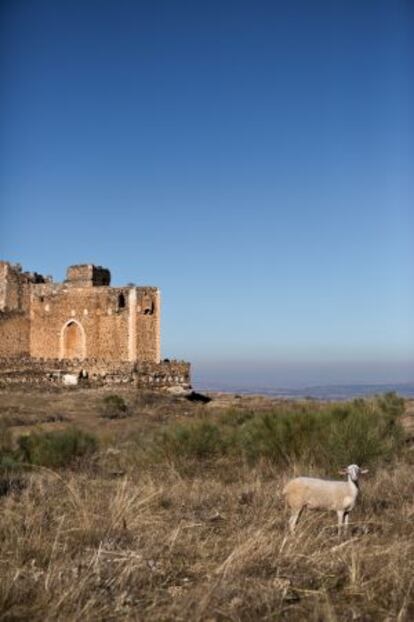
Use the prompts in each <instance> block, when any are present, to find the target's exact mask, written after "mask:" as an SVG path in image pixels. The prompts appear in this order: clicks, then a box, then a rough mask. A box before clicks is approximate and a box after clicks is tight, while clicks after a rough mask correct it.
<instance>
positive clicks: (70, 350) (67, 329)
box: [60, 320, 86, 359]
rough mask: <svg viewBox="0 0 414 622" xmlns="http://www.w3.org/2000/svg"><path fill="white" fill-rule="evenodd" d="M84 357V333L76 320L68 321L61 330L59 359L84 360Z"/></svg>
mask: <svg viewBox="0 0 414 622" xmlns="http://www.w3.org/2000/svg"><path fill="white" fill-rule="evenodd" d="M85 356H86V348H85V333H84V330H83V327H82V326H81V324H79V322H76V320H69V322H66V324H65V325H64V327H63V329H62V334H61V357H60V358H63V359H84V358H85Z"/></svg>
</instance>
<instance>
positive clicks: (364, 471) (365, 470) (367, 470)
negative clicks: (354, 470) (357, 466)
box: [360, 469, 369, 475]
mask: <svg viewBox="0 0 414 622" xmlns="http://www.w3.org/2000/svg"><path fill="white" fill-rule="evenodd" d="M360 473H361V475H365V473H369V469H361V471H360Z"/></svg>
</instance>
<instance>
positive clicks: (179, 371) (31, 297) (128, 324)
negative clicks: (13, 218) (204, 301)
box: [0, 262, 190, 388]
mask: <svg viewBox="0 0 414 622" xmlns="http://www.w3.org/2000/svg"><path fill="white" fill-rule="evenodd" d="M160 314H161V304H160V292H159V290H158V288H156V287H148V286H144V287H136V286H135V285H128V286H125V287H110V272H109V270H107V269H105V268H102V267H101V266H94V265H92V264H80V265H76V266H71V267H70V268H69V269H68V271H67V278H66V280H65V281H64V282H63V283H55V282H54V281H53V280H52V279H51V277H43V276H42V275H39V274H36V273H31V272H23V271H22V269H21V267H20V266H19V265H18V264H16V265H13V264H10V263H8V262H0V384H3V385H4V384H16V383H34V384H40V385H43V384H46V385H47V384H49V385H50V384H59V383H61V382H64V381H65V377H67V378H68V379H69V380H68V382H72V383H73V384H78V383H81V384H84V385H99V384H116V383H132V384H134V385H135V386H147V387H151V388H165V387H168V386H175V385H178V386H182V387H187V386H189V385H190V366H189V364H187V363H182V362H177V361H173V362H169V361H168V362H167V361H164V362H160V357H161V350H160Z"/></svg>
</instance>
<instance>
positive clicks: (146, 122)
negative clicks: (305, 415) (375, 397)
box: [0, 0, 414, 386]
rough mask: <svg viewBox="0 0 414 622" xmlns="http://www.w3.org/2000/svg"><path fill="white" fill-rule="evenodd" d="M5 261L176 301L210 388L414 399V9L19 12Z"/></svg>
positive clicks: (9, 109)
mask: <svg viewBox="0 0 414 622" xmlns="http://www.w3.org/2000/svg"><path fill="white" fill-rule="evenodd" d="M0 10H1V16H0V18H1V19H0V21H1V24H2V26H1V28H2V32H1V41H2V43H1V47H2V49H1V75H2V76H3V78H2V86H3V88H2V97H1V103H0V155H1V159H2V162H3V164H2V167H1V172H0V201H1V203H0V205H1V211H0V255H1V256H2V257H3V258H5V259H9V260H12V261H19V262H21V263H22V264H23V266H24V267H25V268H26V269H29V270H37V271H38V272H42V273H46V274H53V276H55V277H56V278H57V279H59V280H60V279H62V278H63V277H64V273H65V269H66V267H67V266H68V265H69V264H72V263H79V262H95V263H98V264H102V265H105V266H107V267H109V268H110V269H111V271H112V278H113V283H114V284H124V283H127V282H136V283H138V284H154V285H159V286H160V287H161V289H162V295H163V318H162V320H163V321H162V343H163V354H164V356H168V357H178V358H185V359H188V360H191V361H193V363H194V369H195V374H196V377H197V378H200V379H201V381H202V379H203V378H206V379H207V378H208V379H209V380H211V379H212V380H214V379H217V380H220V381H223V382H225V381H226V379H227V380H229V381H230V380H231V381H234V382H238V381H240V382H247V380H249V381H251V382H252V383H255V382H258V383H260V382H261V381H262V380H263V381H264V379H266V384H274V385H276V386H280V385H285V386H289V385H291V386H293V385H298V384H301V383H307V382H317V383H323V382H325V381H326V382H341V381H344V382H345V381H353V382H356V381H360V382H365V381H369V382H372V381H379V382H385V381H387V380H389V381H406V380H410V379H411V380H412V379H413V378H414V243H413V237H414V236H413V233H414V209H413V207H414V114H413V110H414V81H413V79H412V77H413V73H414V4H413V3H412V2H411V1H410V0H406V1H400V0H396V1H394V2H389V1H381V0H375V1H374V0H372V1H370V0H367V1H364V2H361V0H347V1H339V0H337V1H334V0H326V1H319V2H318V1H317V0H315V1H313V2H309V1H308V0H301V1H299V0H298V1H295V0H293V1H289V2H287V1H286V2H277V1H272V2H271V1H265V0H263V1H257V0H256V1H253V0H251V1H244V0H237V1H233V0H221V1H216V0H210V1H209V2H197V1H194V0H193V1H187V2H184V1H182V0H177V1H174V2H171V0H164V1H161V0H151V1H150V0H148V1H146V2H144V1H140V0H135V1H132V0H131V1H128V0H117V1H115V0H112V1H108V0H82V1H81V0H78V1H73V0H71V1H69V0H59V2H56V1H52V0H49V1H47V0H36V1H35V0H19V1H15V0H13V1H12V0H9V1H7V0H4V1H3V2H2V4H1V9H0Z"/></svg>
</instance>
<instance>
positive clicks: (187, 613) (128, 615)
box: [0, 392, 414, 622]
mask: <svg viewBox="0 0 414 622" xmlns="http://www.w3.org/2000/svg"><path fill="white" fill-rule="evenodd" d="M1 397H5V395H3V396H1ZM35 397H36V396H35ZM80 397H82V400H83V412H87V414H86V416H85V429H87V430H88V431H91V430H92V429H94V430H95V431H97V430H101V436H102V438H103V439H104V441H105V443H104V444H103V446H102V450H101V454H100V456H99V457H98V459H97V460H95V461H94V462H93V464H90V465H86V466H84V467H83V468H81V469H78V470H76V471H70V470H60V471H58V472H54V471H50V470H47V469H44V468H39V467H36V468H33V469H32V470H31V471H30V473H28V474H27V475H26V480H27V481H26V484H27V485H26V487H25V488H24V489H23V490H16V491H12V492H10V494H7V495H4V496H3V497H1V498H0V516H1V520H0V579H1V580H0V619H1V620H8V621H11V620H30V621H41V620H42V621H43V620H153V621H163V620H165V621H166V620H179V621H181V620H182V621H187V620H200V621H201V620H205V621H213V620H234V621H238V620H246V621H247V620H257V619H261V620H314V621H317V620H327V621H334V620H361V621H368V620H372V621H373V622H377V621H378V620H384V621H385V620H387V621H391V620H395V621H396V622H408V621H409V620H412V619H414V579H413V577H414V527H413V524H414V480H413V477H412V466H411V465H410V462H412V459H410V455H411V453H412V452H410V451H409V450H406V452H405V453H403V454H402V455H401V457H400V458H399V459H398V461H397V462H395V463H393V464H392V465H390V467H389V468H387V469H385V468H381V469H377V470H376V471H375V472H373V473H371V475H370V476H369V477H367V478H366V479H365V480H364V482H363V483H362V487H363V490H362V495H361V499H360V500H359V502H358V504H357V507H356V508H355V510H354V512H353V513H352V515H351V520H352V525H351V534H350V535H349V537H348V538H347V539H345V540H339V539H338V537H337V536H336V516H335V515H334V514H332V515H330V514H324V513H322V514H320V513H316V512H313V513H309V514H308V515H305V516H304V518H303V521H302V522H301V523H300V524H299V527H298V532H297V534H296V535H295V536H294V537H291V536H287V533H286V518H287V515H286V511H285V508H284V506H283V503H282V500H281V495H280V490H281V488H282V486H283V482H284V481H285V480H286V478H287V477H288V476H289V475H290V473H288V472H280V471H278V470H277V469H276V467H274V466H272V465H270V464H269V463H266V462H263V463H259V464H257V465H256V466H255V467H249V466H248V465H246V464H244V463H242V462H240V461H235V460H231V459H230V458H225V459H221V460H215V461H214V462H211V461H210V462H200V461H198V462H194V463H192V464H189V465H187V468H186V469H185V475H183V470H182V469H177V468H176V466H175V465H174V464H167V463H160V464H155V465H148V466H147V467H146V468H145V469H143V468H142V466H140V464H139V462H136V461H134V460H133V459H132V458H131V456H129V457H128V456H127V454H128V452H129V451H131V448H129V449H128V445H127V444H126V441H127V439H128V435H129V434H130V433H131V431H134V432H135V433H138V432H139V430H143V428H144V427H145V426H146V427H148V426H150V427H151V426H154V427H156V426H157V425H160V422H162V421H163V420H164V417H165V416H166V409H167V410H168V408H171V409H172V413H173V415H172V416H174V417H177V418H178V419H180V418H182V417H184V418H185V417H188V416H189V415H191V413H194V412H198V410H197V409H198V408H199V407H198V406H192V405H187V403H181V406H180V404H178V403H177V402H174V401H172V402H171V403H170V405H169V406H168V404H167V402H168V400H169V399H170V398H168V399H167V398H165V399H166V400H167V401H165V403H164V402H163V401H162V400H161V402H160V401H157V400H153V402H152V404H149V403H148V400H147V401H145V400H144V401H145V403H141V405H135V406H134V404H135V402H134V400H136V403H137V404H138V403H139V399H140V398H138V397H137V396H135V397H134V396H132V395H131V396H128V395H126V396H125V397H126V399H127V398H128V403H129V405H130V406H132V407H133V408H132V410H133V412H138V411H140V412H141V413H142V417H141V418H140V421H136V420H135V419H136V418H135V417H134V416H132V417H129V418H126V419H122V420H120V421H117V420H115V421H112V420H105V419H99V414H98V411H99V400H100V397H99V395H98V394H96V395H95V394H91V395H90V397H89V398H88V400H86V402H87V404H85V396H84V395H83V396H80ZM80 397H79V394H76V393H75V392H73V393H70V394H59V395H52V396H46V397H44V396H43V398H41V397H40V396H38V397H36V399H35V400H34V401H36V400H37V401H36V404H37V405H36V407H33V409H34V410H35V409H36V408H40V407H42V408H41V410H40V412H41V413H43V414H41V415H39V417H40V418H41V417H43V416H47V415H48V414H49V411H50V408H51V406H50V401H51V402H52V404H53V399H55V400H58V401H59V400H66V401H67V403H68V404H69V403H73V402H71V400H75V402H76V400H77V399H80ZM50 398H52V399H50ZM25 399H27V400H28V401H30V400H29V397H28V396H26V397H25ZM42 399H43V406H42V401H41V400H42ZM7 400H9V401H8V404H6V405H5V406H6V408H9V406H10V400H12V398H10V396H8V397H7ZM149 401H151V400H149ZM141 402H143V400H141ZM30 403H31V404H33V400H31V401H30ZM47 403H49V404H48V405H47V406H46V404H47ZM3 404H4V402H3ZM55 407H56V403H55V404H54V405H53V406H52V410H53V409H54V408H55ZM24 408H29V406H28V405H27V406H26V407H24V406H23V405H21V412H20V415H19V416H21V417H22V418H24V417H25V416H30V417H34V412H32V411H30V413H24V412H23V410H24ZM30 408H32V407H30ZM134 408H135V409H136V410H134ZM249 408H250V406H249ZM188 409H190V410H188ZM191 409H194V410H191ZM45 413H46V414H45ZM10 414H11V413H8V416H10ZM63 414H65V416H67V417H68V418H69V419H70V420H71V423H73V420H74V419H76V423H77V424H78V425H79V417H77V418H76V416H75V414H74V413H73V411H70V409H69V408H67V409H65V410H64V412H63ZM39 425H41V426H46V427H47V428H48V429H50V427H51V426H52V427H53V426H58V427H59V426H62V425H64V422H55V423H53V422H52V423H50V422H49V423H42V424H37V427H38V426H39ZM99 426H101V427H99ZM20 428H21V426H20ZM13 429H14V430H15V428H13ZM119 452H120V453H119ZM120 464H122V470H121V471H120V470H119V465H120ZM119 473H122V475H121V477H119Z"/></svg>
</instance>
